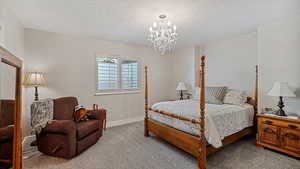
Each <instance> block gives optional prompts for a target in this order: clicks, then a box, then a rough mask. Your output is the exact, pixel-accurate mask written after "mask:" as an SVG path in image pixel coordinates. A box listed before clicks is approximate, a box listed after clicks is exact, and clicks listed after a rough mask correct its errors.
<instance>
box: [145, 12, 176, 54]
mask: <svg viewBox="0 0 300 169" xmlns="http://www.w3.org/2000/svg"><path fill="white" fill-rule="evenodd" d="M177 36H178V34H177V32H176V25H172V23H171V22H170V21H168V20H167V15H160V16H159V20H158V22H154V23H153V26H151V27H150V28H149V35H148V40H149V41H150V42H151V43H152V44H153V47H154V49H155V51H157V52H159V53H160V54H161V55H164V54H165V53H166V52H171V51H172V50H173V49H174V48H175V44H176V40H177Z"/></svg>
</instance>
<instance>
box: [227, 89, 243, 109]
mask: <svg viewBox="0 0 300 169" xmlns="http://www.w3.org/2000/svg"><path fill="white" fill-rule="evenodd" d="M246 101H247V93H246V91H242V90H235V89H229V90H228V91H227V93H226V94H225V97H224V99H223V102H224V103H225V104H234V105H243V104H245V102H246Z"/></svg>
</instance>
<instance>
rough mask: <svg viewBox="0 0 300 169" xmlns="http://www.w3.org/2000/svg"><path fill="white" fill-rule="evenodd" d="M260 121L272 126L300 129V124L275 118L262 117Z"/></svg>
mask: <svg viewBox="0 0 300 169" xmlns="http://www.w3.org/2000/svg"><path fill="white" fill-rule="evenodd" d="M260 123H263V124H268V125H272V126H278V127H284V128H288V129H294V130H300V124H295V123H287V122H285V121H280V120H275V119H268V118H262V119H260Z"/></svg>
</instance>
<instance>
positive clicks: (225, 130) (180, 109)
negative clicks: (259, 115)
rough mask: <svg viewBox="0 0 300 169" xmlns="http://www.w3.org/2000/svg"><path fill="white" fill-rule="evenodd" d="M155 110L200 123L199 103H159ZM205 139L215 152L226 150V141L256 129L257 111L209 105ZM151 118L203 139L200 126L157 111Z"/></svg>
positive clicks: (251, 108) (246, 107)
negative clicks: (255, 116)
mask: <svg viewBox="0 0 300 169" xmlns="http://www.w3.org/2000/svg"><path fill="white" fill-rule="evenodd" d="M151 108H152V109H159V110H162V111H166V112H169V113H172V114H176V115H180V116H184V117H188V118H190V119H195V120H199V118H200V113H199V101H197V100H180V101H179V100H178V101H168V102H159V103H155V104H154V105H152V107H151ZM205 111H206V112H205V122H206V124H205V137H206V140H207V142H208V143H209V144H211V145H212V146H213V147H215V148H219V147H221V146H222V140H223V139H224V138H225V137H227V136H230V135H232V134H235V133H237V132H239V131H241V130H243V129H245V128H247V127H251V126H252V125H253V117H254V109H253V106H252V105H249V104H244V105H230V104H222V105H216V104H206V109H205ZM149 118H150V119H151V120H153V121H156V122H159V123H162V124H165V125H168V126H170V127H173V128H175V129H178V130H181V131H184V132H186V133H189V134H191V135H194V136H199V128H200V126H199V125H198V124H192V123H190V122H187V121H182V120H178V119H175V118H171V117H168V116H166V115H162V114H159V113H156V112H153V111H149Z"/></svg>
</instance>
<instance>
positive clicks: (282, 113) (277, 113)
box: [275, 109, 287, 116]
mask: <svg viewBox="0 0 300 169" xmlns="http://www.w3.org/2000/svg"><path fill="white" fill-rule="evenodd" d="M275 114H276V115H277V116H287V115H286V114H285V111H284V110H282V109H279V110H277V111H276V112H275Z"/></svg>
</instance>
